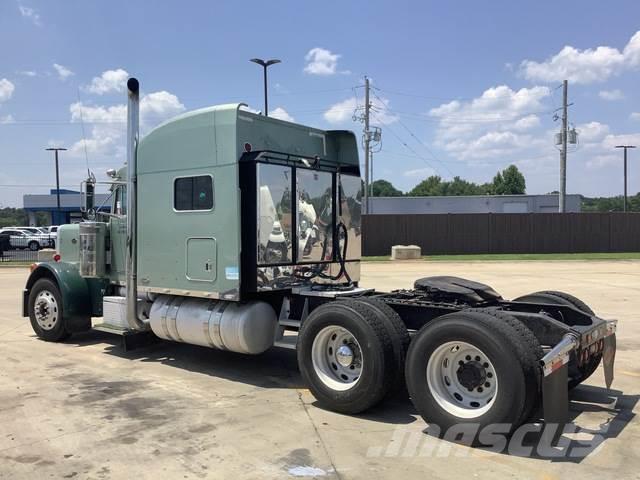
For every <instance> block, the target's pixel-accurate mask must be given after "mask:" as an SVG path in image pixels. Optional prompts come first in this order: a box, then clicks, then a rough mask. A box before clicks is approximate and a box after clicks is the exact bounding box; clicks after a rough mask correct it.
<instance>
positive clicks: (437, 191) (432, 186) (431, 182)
mask: <svg viewBox="0 0 640 480" xmlns="http://www.w3.org/2000/svg"><path fill="white" fill-rule="evenodd" d="M442 192H443V187H442V178H441V177H439V176H438V175H431V176H430V177H429V178H427V179H426V180H423V181H421V182H420V183H419V184H418V185H416V186H415V187H413V189H411V191H410V192H409V193H408V195H410V196H412V197H430V196H435V195H443V193H442Z"/></svg>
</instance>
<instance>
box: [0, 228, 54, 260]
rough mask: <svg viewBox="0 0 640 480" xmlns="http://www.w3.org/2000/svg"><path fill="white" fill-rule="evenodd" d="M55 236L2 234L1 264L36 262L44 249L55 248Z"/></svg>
mask: <svg viewBox="0 0 640 480" xmlns="http://www.w3.org/2000/svg"><path fill="white" fill-rule="evenodd" d="M55 241H56V237H55V235H46V234H37V235H20V236H19V235H9V234H2V233H0V262H36V261H38V252H39V251H40V250H42V249H43V248H55Z"/></svg>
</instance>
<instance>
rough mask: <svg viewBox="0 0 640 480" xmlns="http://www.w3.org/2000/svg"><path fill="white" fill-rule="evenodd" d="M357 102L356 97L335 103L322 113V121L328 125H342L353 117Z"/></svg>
mask: <svg viewBox="0 0 640 480" xmlns="http://www.w3.org/2000/svg"><path fill="white" fill-rule="evenodd" d="M357 104H358V101H357V99H356V97H351V98H347V99H346V100H343V101H342V102H338V103H335V104H333V105H331V107H329V110H327V111H326V112H324V119H325V120H326V121H327V122H329V123H343V122H345V121H346V120H347V119H350V118H351V117H352V116H353V113H354V111H355V109H356V107H357Z"/></svg>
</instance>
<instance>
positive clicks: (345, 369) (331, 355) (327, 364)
mask: <svg viewBox="0 0 640 480" xmlns="http://www.w3.org/2000/svg"><path fill="white" fill-rule="evenodd" d="M311 361H312V362H313V368H314V370H315V372H316V374H317V375H318V378H319V379H320V380H321V381H322V383H324V384H325V385H326V386H327V387H329V388H332V389H334V390H338V391H343V390H348V389H350V388H351V387H353V386H354V385H355V384H356V383H357V382H358V380H359V379H360V373H361V372H362V349H361V348H360V344H359V343H358V341H357V340H356V338H355V337H354V336H353V333H351V332H350V331H349V330H346V329H344V328H342V327H339V326H337V325H331V326H328V327H324V328H323V329H322V330H321V331H320V332H319V333H318V335H317V336H316V338H315V339H314V340H313V345H312V346H311Z"/></svg>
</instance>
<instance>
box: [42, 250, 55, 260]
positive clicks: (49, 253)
mask: <svg viewBox="0 0 640 480" xmlns="http://www.w3.org/2000/svg"><path fill="white" fill-rule="evenodd" d="M55 254H56V251H55V250H54V249H53V248H43V249H42V250H38V261H39V262H52V261H53V256H54V255H55Z"/></svg>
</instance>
